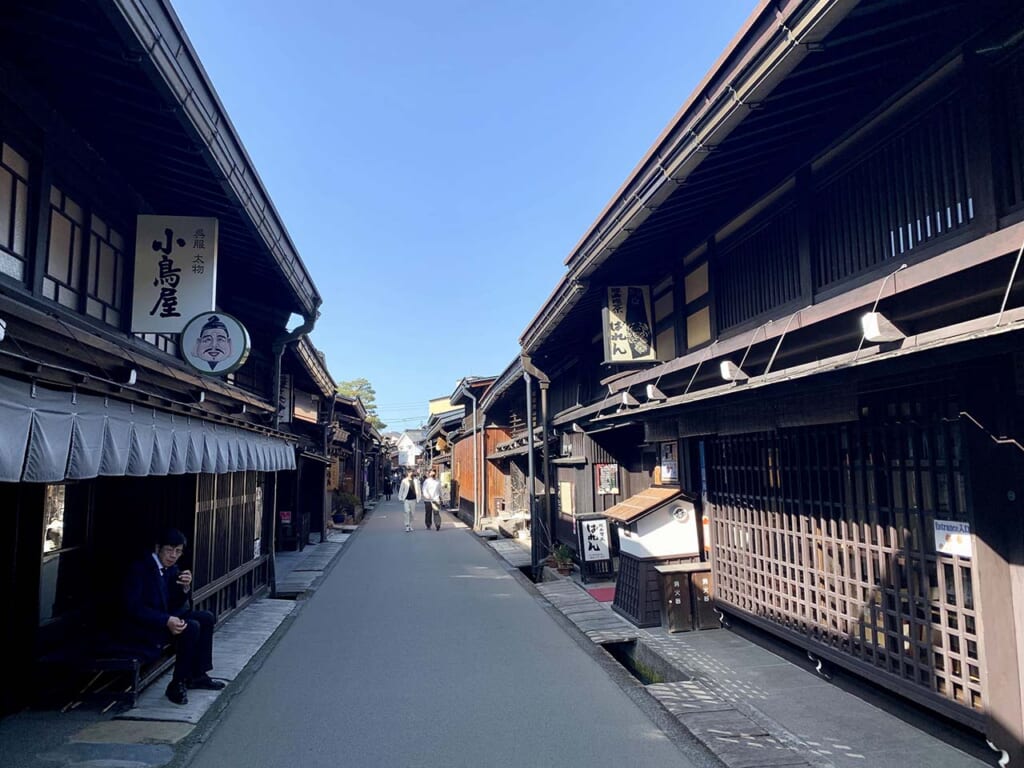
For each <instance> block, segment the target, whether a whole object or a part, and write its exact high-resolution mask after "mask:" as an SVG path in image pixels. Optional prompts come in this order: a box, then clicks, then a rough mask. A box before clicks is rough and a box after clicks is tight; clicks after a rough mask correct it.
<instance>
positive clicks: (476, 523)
mask: <svg viewBox="0 0 1024 768" xmlns="http://www.w3.org/2000/svg"><path fill="white" fill-rule="evenodd" d="M466 397H468V398H469V399H470V400H472V401H473V530H474V531H475V530H477V529H479V527H480V517H481V515H480V495H479V491H478V486H479V478H478V474H479V472H478V468H479V466H480V462H479V460H478V459H477V443H478V442H479V440H480V437H479V435H477V433H476V398H475V397H474V396H473V394H472V393H471V392H469V391H468V390H467V391H466Z"/></svg>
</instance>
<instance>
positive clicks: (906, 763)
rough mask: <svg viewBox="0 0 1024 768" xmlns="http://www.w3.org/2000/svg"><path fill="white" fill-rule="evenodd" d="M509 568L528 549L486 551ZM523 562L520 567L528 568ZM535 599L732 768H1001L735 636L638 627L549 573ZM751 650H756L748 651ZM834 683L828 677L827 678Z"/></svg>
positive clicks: (494, 544)
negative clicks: (636, 664) (648, 677)
mask: <svg viewBox="0 0 1024 768" xmlns="http://www.w3.org/2000/svg"><path fill="white" fill-rule="evenodd" d="M487 543H488V544H489V545H490V546H491V548H492V549H494V551H495V553H496V554H497V555H499V556H500V557H502V558H503V559H504V560H505V561H506V562H508V564H509V565H510V567H514V568H517V569H518V568H520V567H522V566H523V565H524V564H525V565H529V562H530V560H529V553H530V542H529V540H513V539H501V540H498V541H491V542H487ZM524 557H525V560H524ZM546 574H547V576H546V578H550V579H551V580H550V581H547V580H546V581H545V582H543V583H540V584H536V585H535V587H536V589H537V591H538V592H539V593H540V594H541V595H542V596H543V597H544V598H545V599H546V600H547V601H548V602H549V603H550V604H551V605H552V607H553V608H554V609H555V610H557V611H559V612H560V613H561V614H562V615H564V616H565V617H566V618H567V619H569V621H570V622H572V624H573V625H575V627H576V628H577V629H578V630H579V631H580V632H581V633H583V634H584V635H586V637H587V638H588V639H589V640H590V641H591V642H594V643H597V644H600V645H602V646H607V647H611V644H620V643H624V644H629V646H631V650H630V652H631V653H633V654H635V655H637V656H638V657H639V658H640V659H641V661H642V662H643V663H644V666H646V667H647V668H648V669H654V670H655V671H657V672H660V673H661V674H660V675H659V676H660V677H661V678H663V679H664V680H665V681H664V682H657V683H653V684H648V685H645V686H644V687H645V690H646V691H647V693H649V694H650V695H651V696H653V697H654V698H656V699H657V700H658V701H659V702H661V704H662V705H663V706H664V707H665V708H666V709H667V710H668V711H669V712H671V713H672V714H673V715H674V716H675V717H676V718H677V719H678V720H679V722H680V723H682V725H683V726H684V727H685V728H686V729H687V730H688V731H689V732H690V733H691V734H693V735H694V736H695V737H696V738H697V739H698V740H699V741H701V742H702V743H703V744H705V746H707V747H708V748H709V749H710V750H711V751H712V752H713V753H714V754H715V755H716V756H717V757H718V758H719V759H720V760H721V761H722V762H723V763H724V764H725V765H726V766H728V767H729V768H752V767H753V766H794V767H799V766H803V767H805V768H806V767H811V766H813V768H981V767H982V766H996V765H998V756H997V755H996V753H995V752H992V751H991V750H989V749H988V748H987V747H986V745H985V741H984V738H983V737H982V736H980V735H977V734H974V733H973V732H968V731H965V730H962V729H959V728H958V727H956V726H954V725H952V724H950V723H947V722H946V721H943V720H941V719H940V718H938V717H935V716H933V715H931V714H930V713H926V712H922V711H921V710H918V709H916V708H914V707H913V706H912V705H910V704H908V703H906V702H903V701H901V700H899V699H897V698H896V697H894V696H888V695H887V694H884V693H882V692H880V691H878V690H877V689H875V688H872V687H871V686H870V685H868V684H865V683H862V682H860V681H859V680H857V679H856V678H853V677H852V676H849V675H845V674H844V673H842V672H841V671H839V670H823V672H824V674H825V675H827V676H828V677H825V676H822V674H819V673H818V672H817V671H816V665H815V664H814V663H812V662H811V661H810V660H809V659H808V658H807V657H806V655H805V654H803V653H802V652H801V651H799V650H795V649H794V648H793V647H792V646H788V645H787V644H784V643H782V642H780V641H775V640H774V639H772V638H770V637H767V636H765V635H764V633H758V632H755V631H750V632H746V631H744V629H743V628H742V627H738V626H737V627H731V628H723V629H713V630H704V631H697V632H681V633H669V632H668V631H667V630H666V629H664V628H662V627H656V628H652V629H640V628H638V627H636V626H634V625H633V624H632V623H630V622H628V621H626V620H625V619H624V618H622V617H621V616H619V615H618V614H617V613H615V612H614V611H612V610H611V603H609V602H599V601H598V600H597V599H595V598H594V597H593V596H592V595H591V594H590V592H588V591H587V590H588V589H595V588H599V587H602V586H609V585H612V583H611V582H608V583H605V584H587V585H586V587H584V586H583V585H582V584H581V583H579V571H578V570H577V571H574V573H573V576H571V577H558V576H553V575H552V574H553V572H552V571H551V569H546ZM755 640H756V642H755ZM829 678H831V679H829Z"/></svg>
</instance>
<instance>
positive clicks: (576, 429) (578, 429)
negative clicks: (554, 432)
mask: <svg viewBox="0 0 1024 768" xmlns="http://www.w3.org/2000/svg"><path fill="white" fill-rule="evenodd" d="M572 431H573V432H582V431H583V427H581V426H580V425H579V424H577V423H576V422H575V421H574V422H573V423H572Z"/></svg>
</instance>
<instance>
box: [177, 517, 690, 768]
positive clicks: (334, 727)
mask: <svg viewBox="0 0 1024 768" xmlns="http://www.w3.org/2000/svg"><path fill="white" fill-rule="evenodd" d="M420 510H422V506H420V507H419V508H418V510H417V511H418V513H420V514H419V515H418V517H419V519H418V520H417V521H416V523H417V527H415V529H414V532H412V533H406V532H405V531H404V530H403V524H402V513H401V504H400V503H399V502H398V501H390V502H384V503H382V504H380V505H379V506H378V507H377V509H376V510H375V512H374V513H373V515H372V517H370V518H369V519H368V520H367V521H366V522H365V523H364V524H363V525H362V526H361V529H360V531H359V533H358V535H357V536H356V537H354V539H353V540H352V541H351V542H350V544H349V546H347V548H346V551H345V552H344V554H343V555H342V556H341V558H340V559H339V560H338V562H337V564H336V565H335V567H334V568H333V570H331V571H330V572H329V573H328V574H327V576H326V577H325V581H324V583H323V584H322V585H321V586H320V588H319V589H318V590H317V591H316V592H315V594H314V595H313V597H312V598H310V604H308V605H306V606H305V607H304V608H303V610H302V612H301V613H300V615H299V616H298V618H297V619H296V621H295V622H294V624H293V625H292V626H291V627H290V628H289V629H288V631H287V633H286V634H285V635H284V636H283V637H282V638H281V639H280V641H279V642H278V643H277V645H276V646H275V647H274V648H273V649H272V651H271V652H270V653H269V655H268V656H267V657H266V659H265V661H264V663H263V665H262V667H261V668H260V669H259V671H258V672H257V673H256V674H255V675H254V676H253V678H252V679H251V680H250V681H249V683H248V684H247V685H246V686H245V687H244V689H243V690H242V691H240V693H239V694H238V695H237V697H236V698H235V699H234V700H233V701H232V702H231V705H230V707H228V708H227V709H226V710H225V711H224V716H223V719H222V720H221V721H220V722H219V723H217V724H216V725H215V727H214V728H213V730H212V732H211V733H210V735H209V737H208V739H207V741H206V743H205V744H202V745H200V746H199V747H198V748H197V749H196V750H195V751H194V753H193V759H192V760H191V761H190V763H189V764H190V765H192V766H195V767H196V768H206V767H209V768H215V767H216V768H221V767H222V766H225V765H232V766H247V768H258V767H259V766H282V765H296V766H303V768H315V767H316V766H331V768H335V766H340V765H358V766H425V767H426V766H494V767H500V766H524V765H530V766H536V765H557V766H563V767H566V768H570V767H572V766H586V767H587V768H599V767H600V766H623V765H659V766H701V765H708V764H710V763H709V762H708V758H707V757H706V756H705V755H703V754H696V755H694V756H691V757H689V758H688V757H687V756H686V755H684V754H683V752H682V751H681V750H680V748H679V747H677V746H676V743H674V741H673V739H672V738H670V737H669V736H668V735H666V733H665V732H663V731H662V730H660V729H659V727H658V726H657V725H656V724H655V722H654V721H653V720H652V719H651V718H650V717H649V716H648V715H647V714H645V712H644V711H642V709H641V706H639V705H638V704H637V703H635V702H634V700H633V699H631V698H630V696H628V695H627V693H626V692H624V690H623V689H622V688H620V687H619V686H618V685H617V684H616V682H615V675H609V672H608V670H607V669H606V668H605V665H603V664H602V663H600V662H599V661H598V660H597V659H596V658H595V657H594V656H593V654H592V652H588V651H587V650H585V649H584V648H583V647H581V646H580V645H579V644H577V643H576V642H575V641H574V639H573V637H572V635H571V634H569V633H567V632H566V631H565V630H564V629H563V628H562V627H560V626H559V624H558V623H557V621H556V619H555V618H554V616H553V615H552V614H551V613H550V612H549V610H548V609H546V608H545V607H544V606H545V603H544V602H543V601H542V600H540V599H538V598H536V597H535V596H534V595H532V594H531V593H530V592H529V590H528V588H526V587H525V586H524V585H523V584H521V583H520V582H519V581H518V580H517V579H516V578H515V577H514V575H513V574H512V573H511V572H510V571H509V569H508V566H507V565H506V564H505V563H504V562H503V561H500V560H498V559H497V558H495V556H494V555H493V554H492V552H490V551H489V550H488V548H487V547H485V546H481V544H480V542H479V541H477V540H476V539H475V537H474V536H473V535H472V534H471V533H470V532H469V531H468V529H467V528H466V527H465V526H463V525H462V524H461V523H458V522H455V521H454V520H453V518H451V517H450V516H448V515H447V514H446V515H445V516H444V524H443V527H442V529H441V530H440V531H439V532H438V531H434V530H426V529H424V526H423V520H422V517H421V512H420ZM623 674H624V673H623Z"/></svg>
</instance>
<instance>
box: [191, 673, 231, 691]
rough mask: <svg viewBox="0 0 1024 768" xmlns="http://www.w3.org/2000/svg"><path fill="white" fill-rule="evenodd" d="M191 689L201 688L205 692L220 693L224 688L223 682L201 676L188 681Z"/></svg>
mask: <svg viewBox="0 0 1024 768" xmlns="http://www.w3.org/2000/svg"><path fill="white" fill-rule="evenodd" d="M188 687H189V688H201V689H203V690H204V691H219V690H222V689H223V688H224V681H223V680H214V679H213V678H212V677H210V676H209V675H200V676H199V677H193V678H192V679H191V680H189V681H188Z"/></svg>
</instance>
